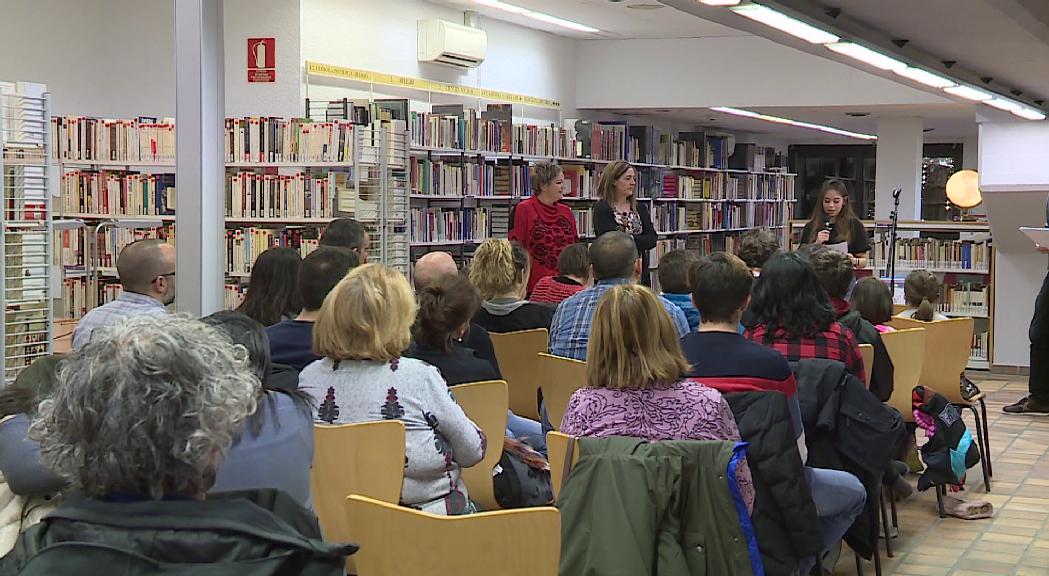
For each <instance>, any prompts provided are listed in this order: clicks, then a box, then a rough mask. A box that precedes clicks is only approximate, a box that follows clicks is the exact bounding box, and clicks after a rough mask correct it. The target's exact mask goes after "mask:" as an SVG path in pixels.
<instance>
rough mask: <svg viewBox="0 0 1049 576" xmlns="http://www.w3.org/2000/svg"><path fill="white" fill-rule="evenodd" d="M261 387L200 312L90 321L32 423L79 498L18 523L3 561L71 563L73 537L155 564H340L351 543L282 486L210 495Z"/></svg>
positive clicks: (75, 553) (322, 568)
mask: <svg viewBox="0 0 1049 576" xmlns="http://www.w3.org/2000/svg"><path fill="white" fill-rule="evenodd" d="M258 390H259V380H258V378H257V377H256V376H255V374H253V373H252V371H251V369H250V368H249V367H248V366H247V359H246V354H244V351H243V350H241V349H239V347H236V346H234V345H233V344H232V343H231V342H230V340H229V338H228V337H227V336H226V335H225V334H223V333H222V332H221V331H219V330H216V329H215V328H213V327H211V326H207V325H205V324H203V323H202V322H200V321H197V320H191V319H188V318H184V317H180V316H167V315H164V316H139V317H135V318H128V319H125V320H123V321H121V322H117V323H114V324H111V325H108V326H105V327H100V328H98V329H96V330H95V332H94V334H93V335H92V337H91V339H90V340H88V341H87V342H86V343H85V344H84V345H83V346H81V348H80V349H79V350H78V351H77V352H76V353H74V354H73V355H72V356H70V357H69V359H68V360H66V361H64V362H62V364H61V366H60V367H59V370H58V377H57V382H56V384H55V388H54V391H53V392H52V394H51V397H50V399H48V400H46V401H44V402H43V403H41V405H40V413H39V414H38V416H37V417H36V418H35V419H34V420H33V424H32V425H31V426H30V432H29V434H30V437H31V438H32V439H33V440H35V441H37V442H39V443H40V457H41V461H42V463H43V464H44V465H45V466H47V467H48V468H50V469H51V470H53V471H55V472H56V473H58V474H59V475H60V476H62V477H63V478H64V479H65V480H67V481H68V482H69V485H70V488H71V490H73V491H75V492H77V493H79V495H80V496H81V498H75V499H66V500H65V502H63V504H62V505H61V506H60V507H59V508H58V510H56V511H55V512H53V513H52V514H51V515H49V516H47V517H45V518H44V519H43V520H41V522H40V523H39V524H37V525H36V526H34V527H32V528H30V529H29V530H27V531H26V532H25V533H23V534H22V536H21V537H20V539H19V542H18V544H17V545H16V546H15V548H14V550H13V551H12V552H11V553H9V554H8V555H7V556H5V557H4V558H3V560H0V573H3V574H17V573H19V572H20V571H21V570H22V569H23V568H25V566H26V564H27V563H29V562H30V561H31V560H33V559H34V557H35V556H36V555H37V554H39V553H41V552H42V551H44V550H49V552H50V553H49V556H50V557H51V560H50V561H51V562H52V563H53V564H52V565H66V566H74V565H75V563H76V562H77V559H78V558H81V557H82V556H81V554H82V552H81V550H82V549H81V548H77V547H70V546H69V545H73V544H81V545H83V546H90V547H91V548H92V549H94V550H95V551H96V553H95V557H97V555H98V554H99V553H103V552H104V553H105V555H106V556H107V557H109V558H112V559H121V560H122V562H121V565H125V564H126V565H129V566H130V565H134V566H140V565H141V564H148V565H150V566H151V567H152V568H153V570H155V571H163V572H167V571H172V572H175V571H177V572H183V571H185V570H192V567H193V566H195V565H196V566H198V569H200V566H199V565H218V564H222V565H223V566H225V569H226V570H228V571H230V572H236V573H245V574H251V573H261V572H263V571H265V572H266V573H270V572H275V571H282V572H288V573H295V574H303V573H311V574H331V575H332V576H334V575H336V574H340V573H342V571H343V570H344V568H345V561H346V555H347V553H349V552H350V551H352V549H353V547H352V546H340V545H335V544H329V543H325V542H323V541H321V534H320V530H319V528H318V524H317V520H316V518H315V517H314V516H313V515H312V514H310V513H309V512H308V511H307V510H306V509H304V508H302V507H300V506H297V505H296V504H295V503H294V502H292V501H291V500H290V499H289V498H288V497H287V496H285V495H283V494H281V493H279V492H274V491H269V492H267V491H254V492H250V491H244V492H238V493H234V494H231V495H230V496H229V497H223V496H221V495H211V496H208V497H207V498H205V494H206V493H207V491H208V490H209V489H210V488H211V487H212V483H213V481H214V479H215V477H216V474H217V469H218V467H219V466H220V465H221V463H222V462H223V459H224V458H225V456H226V454H227V452H228V450H229V447H230V445H231V444H232V443H233V440H234V437H235V436H236V434H237V433H238V431H240V430H241V429H242V428H243V426H244V424H245V421H246V420H247V418H248V416H249V415H250V414H251V413H252V412H253V411H254V410H255V408H256V402H257V399H258ZM85 431H90V433H85ZM233 552H235V553H233ZM60 559H61V560H60ZM59 562H61V563H62V564H55V563H59ZM111 570H113V566H111V565H106V564H104V563H103V564H100V565H81V566H79V568H78V569H77V573H78V574H109V573H111V572H110V571H111Z"/></svg>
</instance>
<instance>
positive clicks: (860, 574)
mask: <svg viewBox="0 0 1049 576" xmlns="http://www.w3.org/2000/svg"><path fill="white" fill-rule="evenodd" d="M852 553H853V554H854V555H855V556H856V576H863V558H860V553H859V552H857V551H856V550H853V551H852Z"/></svg>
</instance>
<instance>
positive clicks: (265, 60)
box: [248, 38, 277, 82]
mask: <svg viewBox="0 0 1049 576" xmlns="http://www.w3.org/2000/svg"><path fill="white" fill-rule="evenodd" d="M276 62H277V39H276V38H248V82H276V81H277V65H276Z"/></svg>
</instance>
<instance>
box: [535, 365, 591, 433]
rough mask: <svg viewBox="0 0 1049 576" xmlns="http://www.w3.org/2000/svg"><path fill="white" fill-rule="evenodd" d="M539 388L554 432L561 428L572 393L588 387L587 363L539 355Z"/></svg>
mask: <svg viewBox="0 0 1049 576" xmlns="http://www.w3.org/2000/svg"><path fill="white" fill-rule="evenodd" d="M537 361H538V363H539V387H540V388H542V389H543V401H544V402H546V416H547V417H548V418H549V419H550V425H551V426H553V427H554V430H559V429H560V428H561V419H562V418H564V416H565V410H566V409H567V408H568V401H569V400H570V399H571V398H572V393H573V392H575V391H576V390H579V389H580V388H582V387H583V386H585V385H586V362H580V361H579V360H574V359H572V358H562V357H560V356H553V355H551V354H547V353H545V352H544V353H541V354H539V357H538V359H537Z"/></svg>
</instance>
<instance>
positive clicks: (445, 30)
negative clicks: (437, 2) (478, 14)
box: [419, 19, 488, 68]
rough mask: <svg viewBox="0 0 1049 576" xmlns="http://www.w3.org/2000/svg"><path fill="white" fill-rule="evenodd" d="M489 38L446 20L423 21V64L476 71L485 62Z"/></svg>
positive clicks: (421, 49) (421, 38) (421, 24)
mask: <svg viewBox="0 0 1049 576" xmlns="http://www.w3.org/2000/svg"><path fill="white" fill-rule="evenodd" d="M487 50H488V34H486V33H485V31H484V30H479V29H477V28H470V27H467V26H463V25H462V24H455V23H453V22H447V21H445V20H437V19H430V20H419V61H420V62H433V63H437V64H446V65H448V66H455V67H456V68H476V67H477V66H478V65H479V64H480V63H481V62H484V57H485V53H486V52H487Z"/></svg>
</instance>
